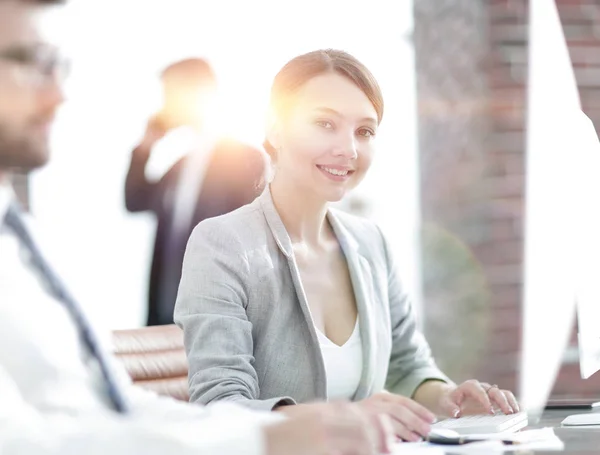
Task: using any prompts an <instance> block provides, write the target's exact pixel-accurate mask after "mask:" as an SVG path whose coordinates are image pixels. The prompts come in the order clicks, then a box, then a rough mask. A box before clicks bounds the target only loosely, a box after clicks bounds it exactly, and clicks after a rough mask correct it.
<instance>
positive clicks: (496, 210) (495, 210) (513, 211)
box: [486, 197, 524, 220]
mask: <svg viewBox="0 0 600 455" xmlns="http://www.w3.org/2000/svg"><path fill="white" fill-rule="evenodd" d="M523 202H524V201H523V198H522V197H505V198H496V199H490V200H489V201H488V204H487V210H486V213H487V216H488V217H489V218H490V219H494V220H495V219H507V218H509V219H515V218H518V219H522V218H523V207H524V203H523Z"/></svg>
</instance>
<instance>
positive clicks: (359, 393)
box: [327, 210, 376, 400]
mask: <svg viewBox="0 0 600 455" xmlns="http://www.w3.org/2000/svg"><path fill="white" fill-rule="evenodd" d="M327 217H328V219H329V223H330V224H331V226H332V227H333V230H334V232H335V235H336V237H337V239H338V241H339V243H340V246H341V248H342V251H343V253H344V256H345V257H346V262H347V264H348V271H349V272H350V279H351V281H352V287H353V290H354V297H355V299H356V306H357V310H358V316H359V318H360V336H361V339H362V349H363V365H364V367H363V372H362V377H361V381H360V384H359V386H358V389H357V390H356V393H355V395H354V400H361V399H363V398H366V397H368V396H369V395H371V391H372V390H373V381H374V379H375V370H376V365H375V359H376V355H375V354H376V353H375V347H376V342H375V328H374V323H373V318H372V315H371V308H370V302H372V301H373V295H372V286H371V285H370V283H369V282H368V280H369V279H370V278H369V277H371V276H372V275H371V266H370V265H369V261H367V259H366V258H365V257H364V256H363V255H361V254H360V251H359V247H358V243H357V242H356V240H355V239H354V238H353V237H352V236H351V235H350V233H349V232H348V231H347V230H346V228H345V227H344V226H343V225H342V224H341V223H340V222H339V220H338V219H337V217H336V216H335V214H334V213H332V211H331V210H330V211H329V212H328V214H327Z"/></svg>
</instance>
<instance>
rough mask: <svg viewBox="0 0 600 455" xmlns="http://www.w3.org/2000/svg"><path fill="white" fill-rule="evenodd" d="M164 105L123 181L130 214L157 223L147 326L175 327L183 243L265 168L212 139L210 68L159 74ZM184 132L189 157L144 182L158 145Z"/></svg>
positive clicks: (174, 68) (243, 197)
mask: <svg viewBox="0 0 600 455" xmlns="http://www.w3.org/2000/svg"><path fill="white" fill-rule="evenodd" d="M161 80H162V90H163V100H164V103H163V106H162V107H161V109H160V111H159V112H158V113H157V114H156V115H154V116H153V117H152V118H151V119H150V121H149V122H148V125H147V128H146V132H145V135H144V137H143V139H142V141H141V142H140V144H139V145H138V146H137V147H135V149H134V150H133V153H132V155H131V164H130V166H129V171H128V173H127V179H126V183H125V205H126V207H127V210H129V211H130V212H141V211H152V212H154V214H155V215H156V218H157V221H158V225H157V229H156V239H155V243H154V253H153V259H152V267H151V271H150V280H149V281H150V282H149V291H148V320H147V324H148V325H163V324H172V323H173V309H174V307H175V299H176V296H177V288H178V286H179V280H180V278H181V265H182V263H183V254H184V252H185V246H186V243H187V240H188V238H189V236H190V234H191V232H192V230H193V228H194V227H195V226H196V225H197V224H198V223H199V222H200V221H202V220H204V219H207V218H211V217H214V216H218V215H223V214H225V213H229V212H231V211H233V210H235V209H237V208H239V207H241V206H243V205H245V204H247V203H249V202H251V201H252V200H253V199H254V198H255V197H256V196H257V195H258V194H260V191H261V189H262V188H261V187H260V186H261V185H262V182H263V180H264V173H265V170H266V161H265V158H264V157H263V154H262V153H261V152H260V151H259V150H257V149H254V148H251V147H249V146H247V145H245V144H242V143H239V142H236V141H233V140H223V139H220V138H218V137H216V134H215V132H214V131H211V130H210V128H209V127H208V124H209V123H210V116H211V114H212V113H211V112H210V108H211V107H212V106H213V103H212V101H213V100H214V96H215V92H216V85H217V83H216V78H215V75H214V73H213V70H212V68H211V67H210V65H209V64H208V63H207V62H206V61H205V60H202V59H199V58H190V59H186V60H182V61H179V62H176V63H174V64H172V65H170V66H168V67H167V68H166V69H165V70H164V71H163V73H162V78H161ZM182 127H185V128H187V129H189V130H191V132H192V135H193V137H194V139H193V141H192V142H193V144H192V146H191V149H190V151H189V153H187V154H186V155H185V156H184V157H183V158H182V159H180V160H179V161H177V162H176V163H175V164H174V165H173V167H171V169H169V170H168V171H167V172H166V173H165V175H164V176H163V177H162V178H161V179H160V180H158V181H154V182H153V181H150V180H149V179H148V178H147V177H146V167H147V164H148V161H149V159H150V155H151V153H152V151H153V149H154V146H155V145H156V143H157V142H158V141H159V140H160V139H161V138H163V137H164V136H165V135H166V134H167V133H169V132H170V131H173V130H176V129H179V128H182Z"/></svg>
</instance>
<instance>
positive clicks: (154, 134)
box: [140, 117, 167, 149]
mask: <svg viewBox="0 0 600 455" xmlns="http://www.w3.org/2000/svg"><path fill="white" fill-rule="evenodd" d="M166 133H167V130H166V129H165V127H164V126H162V123H161V122H160V121H159V120H158V119H157V118H156V117H152V118H151V119H150V120H148V124H147V125H146V131H145V133H144V137H143V138H142V142H141V144H140V145H141V146H143V147H145V148H147V149H150V148H152V146H153V145H154V144H155V143H156V142H157V141H159V140H160V139H162V138H163V137H164V135H165V134H166Z"/></svg>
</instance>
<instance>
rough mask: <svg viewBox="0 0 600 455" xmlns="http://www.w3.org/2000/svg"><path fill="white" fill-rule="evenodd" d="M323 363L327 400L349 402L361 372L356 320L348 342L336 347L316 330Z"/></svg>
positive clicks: (360, 345)
mask: <svg viewBox="0 0 600 455" xmlns="http://www.w3.org/2000/svg"><path fill="white" fill-rule="evenodd" d="M317 336H318V337H319V345H320V346H321V353H322V354H323V362H324V363H325V376H326V377H327V398H328V399H329V400H339V399H347V400H351V399H352V398H353V397H354V394H355V393H356V390H357V389H358V385H359V384H360V379H361V377H362V371H363V352H362V342H361V337H360V326H359V323H358V318H357V319H356V325H355V326H354V331H353V332H352V335H350V338H348V341H346V342H345V343H344V344H343V345H342V346H338V345H337V344H335V343H334V342H333V341H331V340H330V339H329V338H327V337H326V336H325V335H324V334H323V333H322V332H321V331H320V330H319V329H317Z"/></svg>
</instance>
